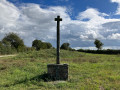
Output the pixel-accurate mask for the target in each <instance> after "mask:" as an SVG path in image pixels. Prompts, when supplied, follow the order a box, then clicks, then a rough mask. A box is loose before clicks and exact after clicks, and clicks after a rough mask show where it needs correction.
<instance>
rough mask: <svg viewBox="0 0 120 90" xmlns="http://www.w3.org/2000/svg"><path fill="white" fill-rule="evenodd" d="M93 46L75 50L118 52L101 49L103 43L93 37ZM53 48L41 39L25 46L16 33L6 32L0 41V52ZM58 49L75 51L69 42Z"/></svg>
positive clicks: (116, 51)
mask: <svg viewBox="0 0 120 90" xmlns="http://www.w3.org/2000/svg"><path fill="white" fill-rule="evenodd" d="M94 44H95V47H96V48H97V50H83V49H79V50H77V51H81V52H88V53H101V54H114V53H115V54H118V53H120V50H110V49H108V50H101V49H102V46H103V45H104V44H103V43H102V42H101V41H100V40H98V39H95V41H94ZM51 48H54V47H53V46H52V44H51V43H49V42H43V41H41V40H37V39H36V40H34V41H33V42H32V47H27V46H25V44H24V42H23V40H22V39H21V38H20V37H19V35H18V34H16V33H8V34H6V35H5V37H4V38H3V39H2V40H1V41H0V54H13V53H18V52H27V51H34V50H37V51H39V50H41V49H51ZM60 49H64V50H70V51H75V49H72V48H71V47H70V44H69V43H63V44H62V45H61V47H60Z"/></svg>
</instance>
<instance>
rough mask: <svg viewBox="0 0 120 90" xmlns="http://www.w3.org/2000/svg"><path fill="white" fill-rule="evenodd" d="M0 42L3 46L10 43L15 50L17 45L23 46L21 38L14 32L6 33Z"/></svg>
mask: <svg viewBox="0 0 120 90" xmlns="http://www.w3.org/2000/svg"><path fill="white" fill-rule="evenodd" d="M2 43H3V45H4V46H6V45H7V46H8V45H10V46H11V47H12V48H15V49H16V50H17V49H18V47H25V45H24V42H23V40H22V39H21V38H20V37H19V36H18V35H17V34H16V33H8V34H6V36H5V37H4V38H3V39H2Z"/></svg>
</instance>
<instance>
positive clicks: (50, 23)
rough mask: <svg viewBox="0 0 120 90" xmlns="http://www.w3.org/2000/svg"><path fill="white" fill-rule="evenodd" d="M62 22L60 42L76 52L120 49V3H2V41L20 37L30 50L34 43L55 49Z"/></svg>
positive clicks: (48, 0)
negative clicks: (99, 44) (100, 46)
mask: <svg viewBox="0 0 120 90" xmlns="http://www.w3.org/2000/svg"><path fill="white" fill-rule="evenodd" d="M58 15H60V17H61V18H62V19H63V21H62V22H60V35H61V36H60V39H61V40H60V41H61V44H62V43H70V46H71V47H72V48H75V49H81V48H83V49H95V45H94V40H95V39H99V40H100V41H101V42H103V43H104V46H103V49H108V48H109V49H120V0H0V40H2V38H3V37H4V36H5V35H6V34H7V33H9V32H14V33H17V34H18V35H19V36H20V37H21V38H22V39H23V41H24V42H25V45H27V46H29V47H30V46H31V45H32V41H33V40H35V39H38V40H42V41H44V42H50V43H51V44H52V45H53V46H54V47H56V22H55V21H54V18H56V17H57V16H58Z"/></svg>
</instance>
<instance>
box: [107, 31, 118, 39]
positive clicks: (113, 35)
mask: <svg viewBox="0 0 120 90" xmlns="http://www.w3.org/2000/svg"><path fill="white" fill-rule="evenodd" d="M108 39H117V40H120V33H113V34H112V35H109V36H108Z"/></svg>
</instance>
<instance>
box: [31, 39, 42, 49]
mask: <svg viewBox="0 0 120 90" xmlns="http://www.w3.org/2000/svg"><path fill="white" fill-rule="evenodd" d="M32 47H35V49H36V50H37V51H38V50H40V49H41V48H42V41H41V40H37V39H36V40H34V41H33V42H32Z"/></svg>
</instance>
